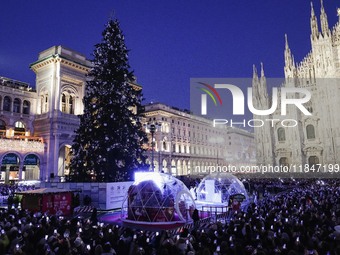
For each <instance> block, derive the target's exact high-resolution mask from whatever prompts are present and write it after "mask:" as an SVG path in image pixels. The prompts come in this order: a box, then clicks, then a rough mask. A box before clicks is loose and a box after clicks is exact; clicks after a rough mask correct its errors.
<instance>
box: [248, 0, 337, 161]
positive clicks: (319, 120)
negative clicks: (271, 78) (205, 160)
mask: <svg viewBox="0 0 340 255" xmlns="http://www.w3.org/2000/svg"><path fill="white" fill-rule="evenodd" d="M338 14H340V9H339V10H338ZM339 17H340V16H339ZM310 25H311V35H310V38H311V48H312V49H311V51H310V52H309V53H308V54H307V56H306V57H305V58H304V59H303V60H302V61H301V62H299V63H296V62H295V60H294V57H293V54H292V52H291V49H290V47H289V44H288V38H287V35H286V36H285V50H284V60H285V66H284V74H285V79H284V82H283V84H282V88H304V89H307V90H308V91H309V92H310V93H311V99H310V100H309V101H308V102H307V103H305V104H304V107H305V108H306V109H307V110H308V111H309V112H310V113H311V115H305V114H303V113H302V112H301V111H300V110H299V109H298V108H297V107H291V108H288V109H287V115H286V116H282V115H281V112H280V110H279V109H280V107H278V108H277V111H275V112H274V113H273V114H271V115H270V116H269V117H268V116H254V118H260V119H261V118H262V119H263V118H267V119H268V118H269V119H271V120H274V119H278V120H282V119H283V118H284V119H291V120H296V121H297V125H296V127H287V126H284V125H282V124H281V123H280V122H279V121H278V122H276V123H275V124H274V125H273V127H272V126H271V125H270V124H269V123H267V125H266V126H264V127H261V128H255V132H254V133H255V144H256V152H257V163H258V164H265V165H290V164H294V165H303V166H304V165H309V166H317V164H321V165H325V164H333V165H334V164H339V158H340V115H339V113H338V109H340V101H339V98H340V22H338V23H337V24H336V25H335V26H334V27H333V28H332V29H330V28H329V25H328V20H327V15H326V12H325V9H324V6H323V4H322V1H321V14H320V25H321V29H320V28H319V25H318V18H317V16H316V15H315V11H314V8H313V5H312V6H311V18H310ZM261 69H262V70H261V75H260V77H259V76H258V74H257V71H256V69H255V68H254V75H253V90H254V94H253V95H254V96H253V101H255V102H256V103H255V105H256V107H257V109H269V108H270V106H271V103H272V100H271V96H269V93H268V90H267V80H266V78H265V76H264V71H263V67H261ZM279 95H280V93H279ZM293 96H295V98H296V95H291V97H293ZM279 102H280V100H279Z"/></svg>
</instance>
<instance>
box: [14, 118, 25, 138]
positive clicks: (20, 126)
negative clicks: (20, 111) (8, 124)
mask: <svg viewBox="0 0 340 255" xmlns="http://www.w3.org/2000/svg"><path fill="white" fill-rule="evenodd" d="M25 131H26V130H25V125H24V123H22V122H21V121H17V122H15V124H14V135H25Z"/></svg>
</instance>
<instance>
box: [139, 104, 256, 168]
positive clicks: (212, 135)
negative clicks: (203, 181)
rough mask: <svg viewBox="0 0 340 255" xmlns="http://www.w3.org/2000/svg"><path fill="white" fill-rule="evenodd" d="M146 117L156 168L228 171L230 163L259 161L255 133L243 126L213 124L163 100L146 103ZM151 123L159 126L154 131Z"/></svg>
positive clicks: (151, 152)
mask: <svg viewBox="0 0 340 255" xmlns="http://www.w3.org/2000/svg"><path fill="white" fill-rule="evenodd" d="M144 118H145V119H144V121H145V128H146V132H147V133H148V135H149V141H150V143H149V146H148V149H149V150H148V156H149V157H148V159H149V164H150V165H151V166H152V165H153V166H154V171H163V172H165V173H171V174H172V175H204V174H208V173H209V172H212V171H226V170H227V168H226V166H228V165H232V166H235V167H236V168H237V169H239V167H240V166H241V165H242V166H246V165H249V166H251V165H254V164H255V162H256V158H255V157H256V155H255V144H254V135H253V133H250V132H248V131H245V130H243V129H239V128H235V127H233V128H232V127H229V126H227V125H223V126H222V125H221V127H214V126H213V122H212V121H211V120H208V119H205V118H202V117H198V116H195V115H193V114H191V113H190V112H189V111H185V110H180V109H178V108H175V107H171V106H167V105H165V104H161V103H153V104H149V105H146V106H145V112H144ZM148 124H149V125H150V124H151V125H152V124H154V125H155V126H156V130H155V131H154V133H153V134H151V133H150V127H149V125H148ZM152 136H153V141H154V145H153V146H152V144H151V141H152ZM152 154H153V155H152ZM152 159H153V164H152ZM218 167H220V168H218ZM223 167H224V168H223Z"/></svg>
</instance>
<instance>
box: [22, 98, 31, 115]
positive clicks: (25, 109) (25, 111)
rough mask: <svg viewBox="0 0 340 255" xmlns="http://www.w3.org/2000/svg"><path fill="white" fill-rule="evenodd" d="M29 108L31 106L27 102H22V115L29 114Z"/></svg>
mask: <svg viewBox="0 0 340 255" xmlns="http://www.w3.org/2000/svg"><path fill="white" fill-rule="evenodd" d="M30 107H31V104H30V102H29V101H27V100H24V102H23V104H22V113H23V114H30Z"/></svg>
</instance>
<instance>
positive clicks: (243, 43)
mask: <svg viewBox="0 0 340 255" xmlns="http://www.w3.org/2000/svg"><path fill="white" fill-rule="evenodd" d="M313 3H314V9H315V11H316V15H317V16H318V19H319V15H320V1H318V0H314V1H313ZM324 5H325V9H326V12H327V14H328V20H329V24H330V26H331V27H333V25H334V24H335V23H336V22H337V20H338V17H337V16H336V8H337V7H340V2H339V1H333V0H324ZM0 6H1V8H0V10H1V14H0V76H6V77H10V78H14V79H17V80H21V81H25V82H29V83H30V84H31V85H34V83H35V75H34V73H33V72H32V71H31V70H30V69H29V67H28V66H29V64H30V63H32V62H34V61H35V60H36V59H37V56H38V53H39V52H40V51H43V50H45V49H47V48H49V47H51V46H53V45H64V46H66V47H68V48H71V49H74V50H76V51H79V52H81V53H83V54H85V55H86V56H87V57H88V58H91V54H92V52H93V49H94V44H96V43H98V42H100V40H101V32H102V30H103V29H104V25H105V23H106V22H107V20H108V19H109V17H110V16H111V15H112V13H113V12H114V17H116V18H118V19H119V20H120V23H121V28H122V30H123V32H124V34H125V38H126V44H127V47H128V48H129V49H130V50H131V51H130V55H129V56H130V65H131V67H132V69H133V70H134V71H135V75H136V76H137V78H138V82H139V83H140V84H141V85H142V86H143V91H144V97H145V98H146V100H145V102H146V103H147V102H150V101H154V102H156V101H159V102H163V103H166V104H169V105H172V106H176V107H180V108H189V106H190V102H189V99H190V97H189V84H190V78H192V77H251V75H252V65H253V64H256V65H257V67H258V68H259V66H260V62H261V61H262V62H263V63H264V66H265V72H266V76H268V77H282V75H283V65H284V60H283V50H284V34H285V33H287V34H288V39H289V44H290V47H291V49H292V52H293V54H294V55H295V60H297V61H300V60H301V59H302V58H303V57H304V56H305V55H306V54H307V53H308V51H309V50H310V1H307V0H285V1H282V0H253V1H249V0H171V1H170V0H169V1H160V0H145V1H139V0H134V1H132V0H120V1H117V0H100V1H98V0H97V1H95V0H92V1H90V0H77V1H75V0H58V1H46V0H31V1H27V0H21V1H19V0H10V1H2V2H1V4H0ZM319 21H320V20H319Z"/></svg>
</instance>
